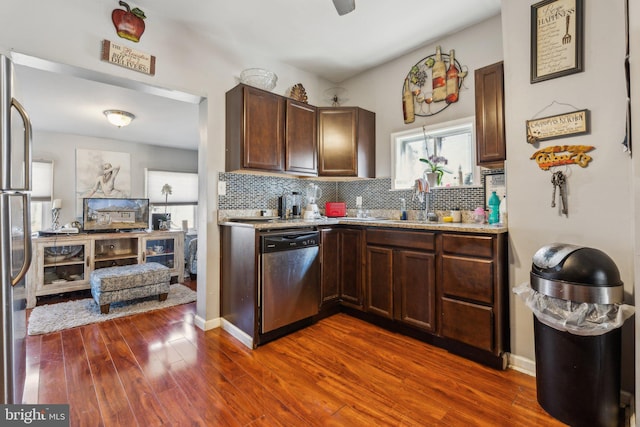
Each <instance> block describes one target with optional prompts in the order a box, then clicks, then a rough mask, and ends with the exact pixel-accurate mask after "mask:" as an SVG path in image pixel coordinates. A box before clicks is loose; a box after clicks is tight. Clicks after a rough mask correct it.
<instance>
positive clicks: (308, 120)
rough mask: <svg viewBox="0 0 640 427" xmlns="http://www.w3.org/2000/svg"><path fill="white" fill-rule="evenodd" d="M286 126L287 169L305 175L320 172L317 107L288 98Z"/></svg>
mask: <svg viewBox="0 0 640 427" xmlns="http://www.w3.org/2000/svg"><path fill="white" fill-rule="evenodd" d="M286 116H287V120H286V127H285V170H286V171H287V172H297V173H299V174H305V175H317V174H318V139H317V138H318V131H317V116H316V108H315V107H314V106H312V105H309V104H305V103H303V102H298V101H294V100H293V99H287V111H286Z"/></svg>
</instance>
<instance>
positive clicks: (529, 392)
mask: <svg viewBox="0 0 640 427" xmlns="http://www.w3.org/2000/svg"><path fill="white" fill-rule="evenodd" d="M194 314H195V303H191V304H185V305H181V306H177V307H172V308H168V309H163V310H158V311H154V312H150V313H146V314H141V315H136V316H130V317H126V318H121V319H116V320H113V321H107V322H102V323H98V324H93V325H88V326H84V327H80V328H75V329H69V330H65V331H62V332H59V333H52V334H48V335H39V336H32V337H28V343H27V345H28V348H27V386H26V390H25V398H24V399H25V403H69V404H70V412H71V425H73V426H83V425H88V426H99V425H105V426H135V425H139V426H155V425H163V424H164V425H207V426H212V425H216V426H218V425H219V426H227V425H229V426H302V425H310V426H316V425H322V426H324V425H335V426H360V425H362V426H373V425H376V426H380V425H390V426H392V425H393V426H397V425H403V426H405V425H406V426H516V425H517V426H554V425H562V424H561V423H559V422H558V421H556V420H554V419H553V418H551V417H549V416H548V415H547V414H546V413H545V412H544V410H542V409H541V408H540V406H539V405H538V403H537V400H536V396H535V379H534V378H532V377H530V376H527V375H524V374H521V373H518V372H515V371H511V370H508V371H496V370H493V369H490V368H486V367H483V366H482V365H478V364H476V363H474V362H470V361H467V360H465V359H463V358H459V357H456V356H453V355H451V354H448V353H447V352H445V351H443V350H441V349H438V348H434V347H431V346H429V345H427V344H424V343H421V342H419V341H415V340H413V339H410V338H407V337H403V336H400V335H397V334H394V333H391V332H387V331H385V330H383V329H380V328H378V327H376V326H373V325H370V324H367V323H365V322H363V321H360V320H358V319H354V318H352V317H350V316H347V315H345V314H338V315H334V316H332V317H330V318H328V319H325V320H322V321H320V322H319V323H317V324H315V325H312V326H310V327H308V328H306V329H304V330H301V331H298V332H296V333H293V334H290V335H288V336H286V337H283V338H281V339H279V340H277V341H274V342H271V343H268V344H266V345H264V346H262V347H260V348H258V349H257V350H253V351H252V350H249V349H247V348H246V347H244V346H243V345H242V344H240V343H239V342H238V341H237V340H235V339H234V338H232V337H231V336H230V335H229V334H227V333H226V332H225V331H223V330H221V329H215V330H211V331H208V332H203V331H201V330H200V329H198V328H196V327H194V325H193V316H194Z"/></svg>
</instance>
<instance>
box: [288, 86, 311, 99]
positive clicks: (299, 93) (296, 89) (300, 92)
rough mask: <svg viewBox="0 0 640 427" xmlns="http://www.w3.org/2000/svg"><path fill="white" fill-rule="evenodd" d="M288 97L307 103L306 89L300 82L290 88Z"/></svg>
mask: <svg viewBox="0 0 640 427" xmlns="http://www.w3.org/2000/svg"><path fill="white" fill-rule="evenodd" d="M289 98H293V99H295V100H296V101H300V102H304V103H305V104H307V91H306V90H305V89H304V86H302V83H298V84H296V85H294V86H293V87H292V88H291V92H290V93H289Z"/></svg>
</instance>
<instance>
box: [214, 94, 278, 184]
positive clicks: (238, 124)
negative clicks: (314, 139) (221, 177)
mask: <svg viewBox="0 0 640 427" xmlns="http://www.w3.org/2000/svg"><path fill="white" fill-rule="evenodd" d="M284 107H285V103H284V99H283V98H282V97H281V96H279V95H276V94H274V93H271V92H267V91H264V90H260V89H257V88H254V87H251V86H245V85H242V84H241V85H238V86H236V87H235V88H233V89H231V90H230V91H229V92H227V94H226V154H225V160H226V171H227V172H231V171H235V170H241V169H255V170H266V171H274V172H283V171H284V134H285V130H284V126H285V121H284V117H285V108H284Z"/></svg>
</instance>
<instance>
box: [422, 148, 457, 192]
mask: <svg viewBox="0 0 640 427" xmlns="http://www.w3.org/2000/svg"><path fill="white" fill-rule="evenodd" d="M420 161H421V162H423V163H426V164H427V165H428V166H429V169H426V170H425V171H424V173H425V175H426V178H427V180H428V181H429V185H432V184H433V182H432V181H431V180H430V179H429V174H435V178H436V185H437V186H440V185H442V175H444V174H445V173H451V171H450V170H449V169H447V168H445V167H444V165H446V164H447V163H449V161H448V160H447V159H446V158H444V157H442V156H436V155H431V156H429V158H428V159H425V158H424V157H423V158H421V159H420ZM432 176H433V175H432Z"/></svg>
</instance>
